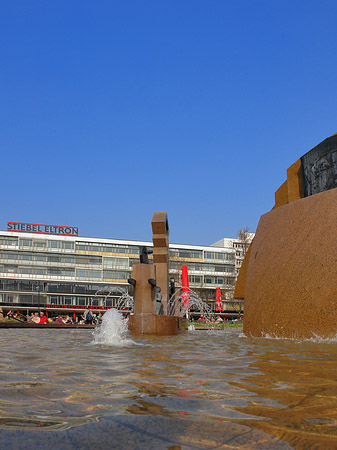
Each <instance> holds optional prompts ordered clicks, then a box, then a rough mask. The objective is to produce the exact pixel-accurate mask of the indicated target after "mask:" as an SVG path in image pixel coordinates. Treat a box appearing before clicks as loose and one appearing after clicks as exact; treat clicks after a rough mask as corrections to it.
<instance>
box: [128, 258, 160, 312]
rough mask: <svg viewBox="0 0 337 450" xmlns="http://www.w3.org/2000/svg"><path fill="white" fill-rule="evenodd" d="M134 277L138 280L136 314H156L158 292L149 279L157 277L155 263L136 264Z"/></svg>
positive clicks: (135, 294) (135, 292) (135, 296)
mask: <svg viewBox="0 0 337 450" xmlns="http://www.w3.org/2000/svg"><path fill="white" fill-rule="evenodd" d="M132 278H133V279H134V280H136V286H135V290H134V302H135V303H134V312H135V314H142V313H146V314H156V293H155V290H154V289H153V287H152V286H151V284H150V283H149V281H148V280H149V279H153V280H155V279H156V266H155V265H154V264H134V265H133V267H132Z"/></svg>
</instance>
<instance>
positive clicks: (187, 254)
mask: <svg viewBox="0 0 337 450" xmlns="http://www.w3.org/2000/svg"><path fill="white" fill-rule="evenodd" d="M0 245H3V246H6V247H17V246H19V248H22V249H25V250H29V249H32V250H33V249H34V250H51V251H53V250H54V251H65V252H75V251H77V250H78V251H85V252H97V253H116V254H125V255H133V256H135V255H139V247H138V246H135V245H122V244H107V243H103V242H78V241H76V242H75V241H60V240H48V239H26V238H20V239H19V238H18V237H10V236H0ZM170 255H171V256H172V257H178V258H186V259H203V258H204V259H205V260H207V261H219V262H220V261H233V260H234V254H233V253H226V252H211V251H205V252H203V251H202V250H188V249H177V248H172V249H170Z"/></svg>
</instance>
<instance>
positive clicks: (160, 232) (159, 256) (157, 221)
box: [151, 212, 170, 314]
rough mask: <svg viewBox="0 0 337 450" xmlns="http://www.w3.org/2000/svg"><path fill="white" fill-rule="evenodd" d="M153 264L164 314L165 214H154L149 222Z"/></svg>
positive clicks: (166, 279) (166, 273) (166, 278)
mask: <svg viewBox="0 0 337 450" xmlns="http://www.w3.org/2000/svg"><path fill="white" fill-rule="evenodd" d="M151 225H152V240H153V262H154V263H155V265H156V274H157V286H159V287H160V289H161V295H162V300H161V301H162V304H163V308H164V314H167V301H168V297H169V259H170V258H169V225H168V218H167V213H166V212H155V213H154V214H153V217H152V221H151Z"/></svg>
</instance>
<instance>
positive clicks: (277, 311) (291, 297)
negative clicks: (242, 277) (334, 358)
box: [244, 189, 337, 338]
mask: <svg viewBox="0 0 337 450" xmlns="http://www.w3.org/2000/svg"><path fill="white" fill-rule="evenodd" d="M336 224H337V189H332V190H328V191H325V192H322V193H320V194H317V195H314V196H310V197H307V198H303V199H300V200H298V201H295V202H292V203H288V204H287V205H284V206H281V207H279V208H276V209H274V210H272V211H270V212H269V213H267V214H265V215H263V216H262V217H261V219H260V222H259V225H258V228H257V231H256V235H255V238H254V241H253V244H252V248H251V254H250V258H249V264H248V270H247V278H246V288H245V321H244V332H245V333H246V334H247V335H251V336H261V335H264V334H270V335H275V336H279V337H294V338H309V337H311V336H313V335H319V336H321V337H332V336H336V331H337V314H336V309H337V283H336V278H337V228H336Z"/></svg>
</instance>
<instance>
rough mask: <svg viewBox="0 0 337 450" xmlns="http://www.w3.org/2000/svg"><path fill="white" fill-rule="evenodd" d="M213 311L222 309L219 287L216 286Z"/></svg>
mask: <svg viewBox="0 0 337 450" xmlns="http://www.w3.org/2000/svg"><path fill="white" fill-rule="evenodd" d="M215 306H216V308H215V311H222V298H221V290H220V288H219V287H217V288H216V292H215Z"/></svg>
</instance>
